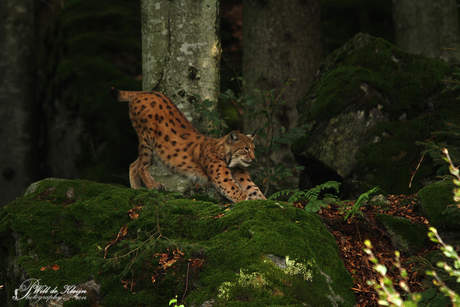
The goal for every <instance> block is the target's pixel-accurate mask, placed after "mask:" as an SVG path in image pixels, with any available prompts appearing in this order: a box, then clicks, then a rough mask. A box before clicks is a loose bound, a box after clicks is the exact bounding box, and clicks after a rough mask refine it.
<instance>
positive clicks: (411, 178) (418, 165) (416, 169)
mask: <svg viewBox="0 0 460 307" xmlns="http://www.w3.org/2000/svg"><path fill="white" fill-rule="evenodd" d="M424 157H425V154H423V155H422V158H420V161H419V162H418V164H417V167H416V168H415V171H414V173H413V174H412V176H411V177H410V181H409V189H410V188H411V186H412V180H413V179H414V177H415V174H417V171H418V168H419V167H420V164H422V161H423V158H424Z"/></svg>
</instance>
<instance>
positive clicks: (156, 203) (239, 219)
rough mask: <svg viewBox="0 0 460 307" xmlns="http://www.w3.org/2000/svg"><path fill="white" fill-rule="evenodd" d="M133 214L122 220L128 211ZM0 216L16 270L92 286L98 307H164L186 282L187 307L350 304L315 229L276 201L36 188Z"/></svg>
mask: <svg viewBox="0 0 460 307" xmlns="http://www.w3.org/2000/svg"><path fill="white" fill-rule="evenodd" d="M141 206H142V208H139V209H137V210H138V213H139V217H138V218H136V219H130V217H129V216H128V214H127V213H128V211H129V210H130V209H131V208H135V207H141ZM0 217H1V220H0V230H1V232H0V239H1V240H0V242H1V244H0V246H1V247H2V249H0V250H4V246H5V245H6V244H7V242H10V243H8V244H12V243H13V242H14V241H13V240H12V239H11V232H12V231H14V232H16V233H18V234H19V235H20V238H21V243H20V245H19V246H20V250H21V253H22V256H21V257H20V258H19V260H18V262H19V264H20V266H21V267H23V268H24V269H25V270H26V271H27V273H28V274H29V276H31V277H34V278H39V279H40V280H41V283H43V284H47V285H50V286H58V287H59V286H61V287H62V285H65V284H78V283H81V282H84V281H87V280H88V279H89V278H95V279H96V281H97V282H98V283H100V284H101V290H100V292H101V296H102V297H103V298H104V299H103V302H102V304H103V305H105V306H151V305H152V302H155V304H158V305H164V306H166V305H167V303H168V301H169V300H170V299H171V298H173V297H174V296H175V295H176V294H182V293H184V291H185V288H186V284H188V286H187V287H188V288H187V302H188V304H192V303H195V304H201V303H202V302H203V301H205V300H209V299H211V298H214V299H215V300H216V301H217V304H218V305H222V304H225V305H226V306H239V305H242V304H244V305H245V306H247V305H249V306H251V305H254V306H256V305H257V306H261V305H262V306H269V305H286V306H301V305H303V304H304V303H305V304H309V305H310V306H333V303H332V302H331V298H333V299H335V301H336V303H337V304H338V306H351V305H353V304H354V300H355V299H354V295H353V293H352V292H351V290H350V287H351V285H352V282H351V278H350V275H349V273H348V272H347V271H346V269H345V268H344V266H343V264H342V262H341V260H340V258H339V257H338V249H337V246H336V245H335V241H334V239H333V237H332V235H331V234H330V233H329V232H328V231H327V230H326V229H325V228H324V226H323V225H322V223H321V221H320V220H319V219H318V218H317V217H316V216H314V215H311V214H308V213H306V212H305V211H303V210H299V209H296V208H293V207H291V206H284V205H283V206H282V205H280V204H279V203H276V202H271V201H246V202H241V203H238V204H235V205H233V206H231V207H228V208H222V207H221V206H219V205H216V204H213V203H211V202H207V201H193V200H187V199H183V198H178V196H177V194H163V193H159V192H156V191H151V190H146V189H141V190H133V189H128V188H123V187H118V186H114V185H107V184H98V183H95V182H90V181H84V180H71V181H56V180H45V181H43V182H41V183H40V184H39V185H38V186H37V187H36V189H35V192H33V193H31V194H28V195H26V196H24V197H23V198H20V199H18V200H16V201H15V202H13V203H11V204H10V205H8V206H6V207H4V208H3V209H2V210H0ZM125 225H126V226H127V228H126V229H127V232H126V235H125V236H124V237H123V239H122V240H121V241H119V242H117V243H115V242H114V239H115V238H116V236H117V234H118V233H119V231H120V229H121V228H122V227H123V226H125ZM109 242H112V243H113V244H111V245H108V243H109ZM106 247H107V248H106ZM105 248H106V251H107V255H106V258H104V249H105ZM270 254H272V255H276V257H278V258H280V259H284V262H285V266H286V267H285V268H284V269H282V268H280V267H278V266H276V265H275V264H274V262H273V261H272V260H270V259H269V258H268V255H270ZM165 257H166V259H167V260H168V261H170V262H169V263H170V264H169V265H167V266H163V265H161V263H162V262H161V259H165ZM3 265H5V266H7V264H6V263H5V264H3ZM53 265H58V266H59V269H58V270H52V269H50V267H51V266H53ZM42 268H45V269H44V270H43V269H42ZM152 280H154V282H152ZM131 287H132V292H131V291H130V289H131ZM8 289H12V286H8ZM13 289H14V288H13ZM9 291H12V290H9ZM134 293H135V294H134Z"/></svg>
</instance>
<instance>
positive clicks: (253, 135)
mask: <svg viewBox="0 0 460 307" xmlns="http://www.w3.org/2000/svg"><path fill="white" fill-rule="evenodd" d="M257 131H259V128H257V129H256V131H254V132H253V133H252V134H248V135H247V137H248V138H250V139H251V140H252V139H254V137H255V136H256V134H257Z"/></svg>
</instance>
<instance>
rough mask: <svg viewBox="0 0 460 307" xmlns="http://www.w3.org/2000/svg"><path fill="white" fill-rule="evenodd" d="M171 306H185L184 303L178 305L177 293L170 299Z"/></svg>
mask: <svg viewBox="0 0 460 307" xmlns="http://www.w3.org/2000/svg"><path fill="white" fill-rule="evenodd" d="M169 306H173V307H185V306H184V304H180V305H177V295H176V297H175V298H173V299H172V300H170V301H169Z"/></svg>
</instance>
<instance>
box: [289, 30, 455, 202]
mask: <svg viewBox="0 0 460 307" xmlns="http://www.w3.org/2000/svg"><path fill="white" fill-rule="evenodd" d="M449 78H452V69H451V68H450V67H449V65H447V64H446V63H445V62H443V61H441V60H433V59H428V58H426V57H424V56H422V55H415V54H409V53H406V52H404V51H402V50H400V49H398V48H397V47H396V46H393V45H392V44H390V43H388V42H387V41H385V40H383V39H380V38H374V37H371V36H369V35H364V34H359V35H357V36H356V37H354V38H353V39H352V40H351V41H349V42H348V43H346V44H345V45H344V46H343V47H342V48H340V49H338V50H336V51H335V52H333V53H332V54H331V55H330V56H329V57H328V58H327V59H326V60H325V62H324V65H323V66H322V67H321V69H320V70H319V72H318V75H317V79H316V82H315V83H314V84H313V85H312V87H311V88H310V89H309V90H308V92H307V94H306V96H305V97H304V98H303V99H301V100H300V101H299V102H298V104H297V108H298V111H299V114H300V121H299V126H301V127H303V128H304V129H305V137H304V138H303V139H302V140H300V141H299V142H297V143H296V144H294V146H293V152H294V155H295V157H296V159H297V161H298V162H299V163H300V164H301V165H303V166H305V170H304V171H303V173H302V175H301V178H300V188H301V189H305V188H310V187H312V186H314V185H316V184H319V183H322V182H324V181H328V180H336V181H341V182H343V183H344V188H345V191H346V192H348V193H354V194H355V195H357V194H359V193H362V192H363V191H366V190H368V189H369V188H370V187H374V186H380V187H381V188H383V189H384V190H386V191H387V192H389V193H392V194H403V193H405V194H409V193H415V192H417V191H418V190H419V189H420V188H422V187H423V186H424V183H425V182H427V181H429V180H431V179H432V178H433V177H434V170H433V165H432V163H430V160H429V159H425V160H424V161H423V163H421V164H420V165H419V162H420V158H421V155H420V151H421V148H420V146H418V145H417V144H416V142H417V141H423V140H426V139H427V138H428V137H430V132H432V131H436V130H438V129H441V128H442V127H443V125H444V122H445V121H446V120H448V119H452V118H454V115H455V114H458V112H460V107H459V104H458V103H456V102H455V99H454V96H453V95H452V94H451V93H443V92H442V91H443V89H445V88H446V86H447V84H448V83H447V82H444V81H443V80H444V79H449ZM418 165H419V167H418V169H417V166H418ZM416 169H417V172H415V170H416ZM414 173H415V177H414V178H413V179H412V184H411V186H410V187H409V184H410V182H411V176H412V175H413V174H414Z"/></svg>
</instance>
